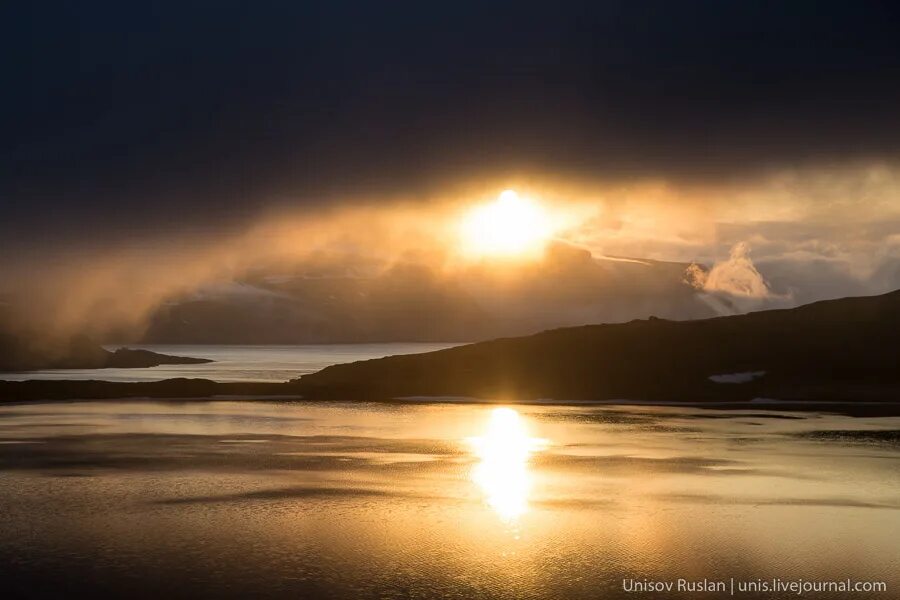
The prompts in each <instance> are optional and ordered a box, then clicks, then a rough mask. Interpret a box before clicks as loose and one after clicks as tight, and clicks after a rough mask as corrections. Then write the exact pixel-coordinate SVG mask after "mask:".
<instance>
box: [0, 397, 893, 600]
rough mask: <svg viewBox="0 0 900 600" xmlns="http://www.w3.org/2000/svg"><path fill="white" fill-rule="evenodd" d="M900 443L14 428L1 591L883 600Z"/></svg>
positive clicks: (404, 414) (487, 426) (793, 435)
mask: <svg viewBox="0 0 900 600" xmlns="http://www.w3.org/2000/svg"><path fill="white" fill-rule="evenodd" d="M896 430H900V419H897V418H871V419H861V418H855V419H854V418H850V417H843V416H833V415H824V414H793V413H787V414H786V413H777V412H767V411H762V410H753V411H738V412H724V411H714V410H699V409H685V408H654V407H610V406H605V407H598V408H591V407H540V406H515V405H509V406H508V407H505V408H498V407H497V406H491V405H435V404H414V405H403V404H352V403H345V404H342V403H327V404H304V403H270V402H185V403H156V402H93V403H91V402H73V403H60V404H23V405H17V406H4V407H0V564H2V565H3V568H2V570H0V578H2V581H0V584H2V588H0V589H3V590H4V591H5V592H9V594H10V595H11V596H23V595H37V594H41V593H43V594H58V593H62V594H64V595H72V594H74V593H75V592H78V591H89V592H93V593H115V594H121V595H128V596H130V597H136V596H137V597H197V595H203V596H217V597H247V596H251V597H261V596H262V597H268V596H272V597H277V596H281V597H292V598H316V597H327V598H430V597H445V598H601V597H603V598H609V597H613V598H615V597H641V596H640V595H634V594H625V593H624V592H623V591H622V581H623V579H627V578H637V579H644V578H650V579H673V578H678V577H683V578H689V579H691V578H693V579H702V578H707V579H726V578H730V577H736V578H744V579H758V578H773V577H778V578H782V579H790V578H804V579H808V580H811V579H826V580H834V579H845V578H854V579H858V580H877V581H885V582H887V584H888V586H889V590H893V591H892V592H890V591H889V593H887V594H872V595H869V596H867V595H866V594H854V595H853V597H859V598H863V597H878V598H889V597H896V595H895V594H896V593H897V590H900V575H898V568H897V567H898V565H900V549H898V544H897V540H898V539H900V477H898V475H900V452H898V448H897V446H896V436H895V435H894V434H885V433H883V432H884V431H894V432H896ZM821 431H826V432H832V433H826V434H821V433H815V434H811V433H810V432H821ZM852 431H856V432H857V433H852ZM860 431H862V432H872V431H881V432H882V433H878V434H875V435H868V434H865V433H864V434H860V433H858V432H860ZM834 432H837V433H834ZM643 597H666V598H678V597H697V596H696V595H692V594H685V595H679V594H677V593H672V594H666V595H662V596H660V595H656V596H652V595H648V596H643ZM701 597H716V595H711V594H706V595H703V596H701ZM745 597H794V596H790V595H784V596H771V595H769V596H765V595H746V596H745ZM814 597H834V598H843V597H847V596H846V595H843V594H834V595H831V596H828V595H821V594H818V595H816V596H814Z"/></svg>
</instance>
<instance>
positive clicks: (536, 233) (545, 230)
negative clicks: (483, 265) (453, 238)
mask: <svg viewBox="0 0 900 600" xmlns="http://www.w3.org/2000/svg"><path fill="white" fill-rule="evenodd" d="M554 230H555V227H554V226H553V219H552V218H551V215H549V214H548V213H547V211H546V210H545V209H544V208H543V207H542V206H541V205H540V204H538V203H537V202H535V201H533V200H530V199H527V198H522V197H520V196H519V194H517V193H516V192H515V191H513V190H506V191H504V192H503V193H501V194H500V196H499V197H498V198H497V199H496V200H495V201H493V202H490V203H488V204H483V205H480V206H476V207H474V208H472V209H471V210H469V212H468V213H466V215H465V216H464V217H463V220H462V223H461V237H462V246H463V251H464V252H465V253H466V254H468V255H470V256H476V257H495V258H503V257H505V258H513V257H520V256H526V255H529V254H537V253H539V252H540V251H541V249H542V248H543V246H544V245H545V244H546V243H547V242H548V241H549V240H550V239H551V237H552V236H553V234H554Z"/></svg>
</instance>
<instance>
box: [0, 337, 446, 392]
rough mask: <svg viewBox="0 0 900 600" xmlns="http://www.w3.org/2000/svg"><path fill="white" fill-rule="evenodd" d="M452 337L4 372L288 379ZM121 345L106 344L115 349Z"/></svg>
mask: <svg viewBox="0 0 900 600" xmlns="http://www.w3.org/2000/svg"><path fill="white" fill-rule="evenodd" d="M458 345H459V344H450V343H424V342H423V343H417V342H411V343H410V342H404V343H399V342H398V343H384V344H307V345H297V346H271V345H270V346H223V345H202V344H199V345H198V344H192V345H188V344H179V345H153V344H150V345H143V344H142V345H136V346H135V345H129V346H128V347H129V348H140V349H144V350H151V351H153V352H159V353H161V354H168V355H171V356H189V357H192V358H208V359H210V360H212V361H214V362H211V363H205V364H200V365H159V366H157V367H149V368H140V369H44V370H41V371H28V372H18V373H0V380H7V381H24V380H26V379H101V380H103V381H159V380H161V379H171V378H173V377H192V378H202V379H211V380H212V381H222V382H227V381H288V380H289V379H294V378H295V377H299V376H300V375H304V374H306V373H314V372H316V371H319V370H321V369H324V368H325V367H327V366H329V365H333V364H338V363H346V362H354V361H357V360H369V359H372V358H381V357H383V356H391V355H394V354H417V353H420V352H431V351H433V350H442V349H444V348H451V347H453V346H458ZM118 347H119V346H107V347H106V348H107V350H115V349H116V348H118Z"/></svg>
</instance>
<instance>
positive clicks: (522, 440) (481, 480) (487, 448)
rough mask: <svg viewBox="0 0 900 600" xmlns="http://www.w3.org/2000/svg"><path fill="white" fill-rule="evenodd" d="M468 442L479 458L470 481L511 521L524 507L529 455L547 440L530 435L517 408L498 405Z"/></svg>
mask: <svg viewBox="0 0 900 600" xmlns="http://www.w3.org/2000/svg"><path fill="white" fill-rule="evenodd" d="M469 442H470V443H471V444H472V447H473V448H474V451H475V454H476V456H478V458H479V459H480V461H479V462H478V464H477V465H475V467H474V468H473V469H472V474H471V477H472V481H474V482H475V483H476V484H477V485H478V486H479V487H480V488H481V490H482V492H483V493H484V495H485V500H486V502H487V503H488V505H490V507H491V508H493V509H494V511H495V512H496V513H497V514H498V515H499V516H500V518H501V519H503V520H504V521H507V522H511V521H515V520H516V519H518V518H519V517H520V516H521V515H523V514H524V513H525V511H527V510H528V496H529V493H530V491H531V486H532V475H531V473H530V472H529V465H528V461H529V458H530V457H531V454H532V453H533V452H535V451H537V450H540V449H541V448H543V447H544V446H546V444H547V441H546V440H543V439H540V438H533V437H530V436H529V433H528V428H527V426H526V423H525V421H524V419H522V417H521V415H519V413H518V411H516V410H514V409H512V408H507V407H502V408H495V409H493V410H492V411H491V415H490V418H489V420H488V423H487V427H486V429H485V431H484V434H483V435H481V436H479V437H472V438H469Z"/></svg>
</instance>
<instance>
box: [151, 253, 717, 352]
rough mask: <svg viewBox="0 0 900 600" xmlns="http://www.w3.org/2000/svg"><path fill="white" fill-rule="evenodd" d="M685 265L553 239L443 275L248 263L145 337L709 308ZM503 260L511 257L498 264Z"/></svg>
mask: <svg viewBox="0 0 900 600" xmlns="http://www.w3.org/2000/svg"><path fill="white" fill-rule="evenodd" d="M688 266H689V265H687V264H685V263H670V262H660V261H646V260H634V259H614V258H593V257H591V256H590V254H589V253H588V252H587V251H585V250H582V249H578V248H574V247H571V246H567V245H561V244H559V245H556V246H554V247H553V248H552V249H551V251H550V252H548V254H547V256H546V257H545V258H544V259H543V260H542V261H540V262H538V263H535V264H528V265H522V266H519V267H517V268H516V271H515V273H512V274H510V273H508V272H504V271H503V270H499V271H498V269H496V268H494V267H493V266H491V265H480V266H474V267H471V268H469V269H466V270H465V271H464V272H462V273H460V274H457V275H454V276H447V275H442V274H440V273H438V272H436V271H434V270H433V269H431V268H429V267H428V266H427V265H423V264H416V263H406V264H397V265H394V266H393V267H391V268H389V269H387V270H385V271H382V272H377V273H374V274H370V275H365V274H356V275H353V274H349V273H345V272H344V273H334V272H331V273H328V272H325V273H321V272H320V273H315V272H313V273H310V272H301V273H294V274H285V273H282V274H280V275H278V276H276V275H271V274H265V273H257V274H256V275H255V276H253V277H249V278H247V279H246V280H244V281H242V282H240V283H233V284H231V285H227V286H211V287H210V288H209V289H207V290H205V291H202V292H199V293H195V294H192V295H191V296H189V297H186V298H184V299H182V300H180V301H175V302H169V303H166V304H165V305H163V306H162V307H160V308H159V309H158V310H157V311H155V312H154V313H153V314H152V316H151V317H150V320H149V324H148V326H147V329H146V331H145V332H144V333H143V334H142V335H141V337H140V338H139V339H140V341H142V342H146V343H249V344H263V343H280V344H290V343H327V342H368V341H473V340H482V339H488V338H491V337H498V336H505V335H522V334H525V333H533V332H535V331H539V330H542V329H547V328H552V327H560V326H565V325H579V324H584V323H595V322H618V321H626V320H630V319H634V318H639V317H644V316H646V315H648V314H655V315H659V316H663V317H666V318H672V319H690V318H698V317H704V316H712V315H714V314H716V310H715V308H714V307H713V306H711V305H710V304H709V303H708V302H707V301H704V300H703V299H702V296H704V295H705V294H704V293H703V292H702V291H701V290H698V289H696V288H695V287H693V286H692V285H691V284H690V283H689V282H688V281H687V280H686V275H685V273H686V269H687V267H688ZM504 268H505V269H508V268H509V267H507V266H504Z"/></svg>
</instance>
